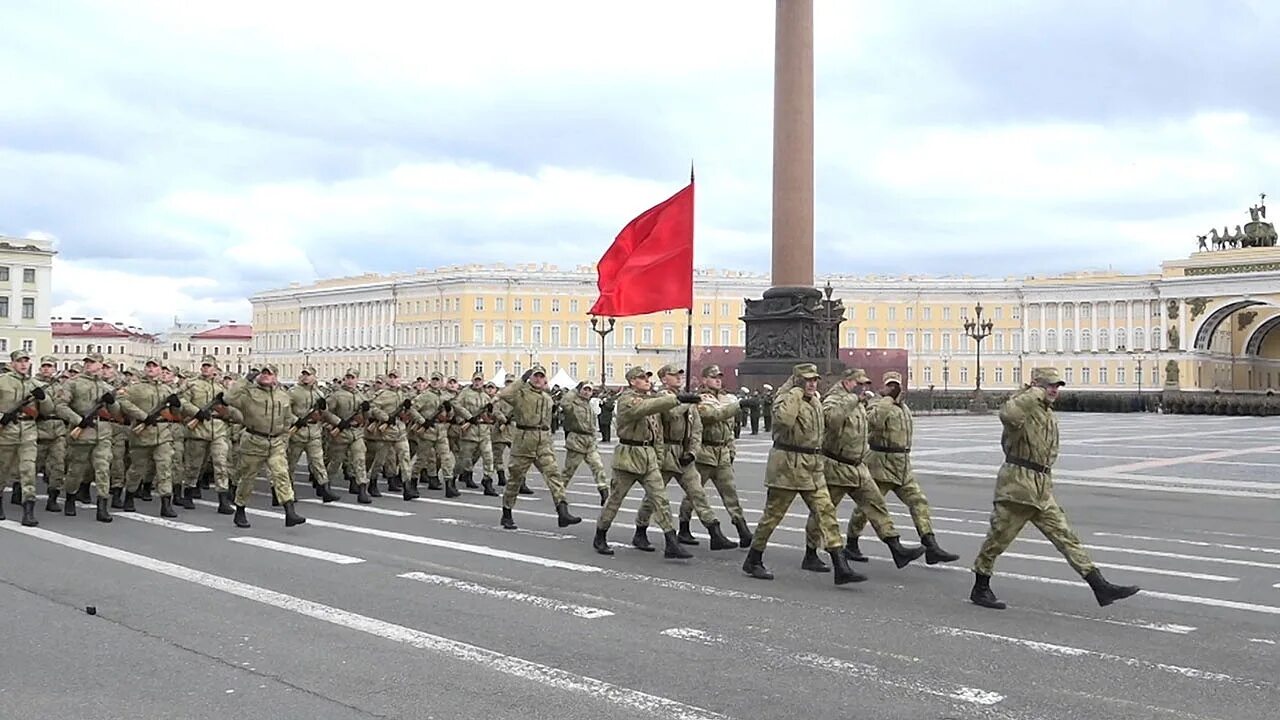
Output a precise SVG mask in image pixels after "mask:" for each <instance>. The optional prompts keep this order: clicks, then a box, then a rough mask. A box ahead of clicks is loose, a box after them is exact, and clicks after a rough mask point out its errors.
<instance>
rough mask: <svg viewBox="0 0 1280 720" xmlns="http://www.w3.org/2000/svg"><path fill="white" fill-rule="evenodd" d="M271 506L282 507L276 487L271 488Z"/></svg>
mask: <svg viewBox="0 0 1280 720" xmlns="http://www.w3.org/2000/svg"><path fill="white" fill-rule="evenodd" d="M271 507H280V498H279V497H277V496H276V489H275V488H271Z"/></svg>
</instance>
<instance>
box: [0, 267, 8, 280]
mask: <svg viewBox="0 0 1280 720" xmlns="http://www.w3.org/2000/svg"><path fill="white" fill-rule="evenodd" d="M0 282H9V266H8V265H5V266H0Z"/></svg>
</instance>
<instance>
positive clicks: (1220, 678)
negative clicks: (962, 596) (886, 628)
mask: <svg viewBox="0 0 1280 720" xmlns="http://www.w3.org/2000/svg"><path fill="white" fill-rule="evenodd" d="M932 630H933V632H934V633H937V634H939V635H950V636H953V637H975V638H983V639H986V640H995V641H997V642H1003V643H1008V644H1010V645H1018V646H1020V647H1024V648H1027V649H1029V650H1033V651H1035V652H1039V653H1045V654H1048V655H1056V656H1058V657H1088V658H1093V659H1095V660H1106V661H1109V662H1118V663H1120V664H1122V665H1128V666H1130V667H1138V668H1142V669H1144V670H1159V671H1161V672H1166V673H1171V674H1174V675H1181V676H1183V677H1188V678H1195V679H1197V680H1209V681H1212V682H1225V683H1232V684H1236V685H1246V686H1249V687H1253V688H1257V689H1267V688H1269V687H1270V686H1271V683H1269V682H1266V681H1264V680H1253V679H1249V678H1237V677H1232V676H1231V675H1227V674H1226V673H1220V672H1213V671H1211V670H1201V669H1199V668H1192V667H1183V666H1181V665H1170V664H1168V663H1161V662H1152V661H1150V660H1142V659H1140V658H1131V657H1123V656H1120V655H1113V654H1112V653H1104V652H1098V651H1097V650H1087V649H1085V648H1078V647H1071V646H1070V645H1056V644H1054V643H1047V642H1041V641H1039V640H1027V639H1025V638H1017V637H1009V636H1007V635H997V634H995V633H989V632H982V631H980V630H966V629H964V628H953V627H935V628H932Z"/></svg>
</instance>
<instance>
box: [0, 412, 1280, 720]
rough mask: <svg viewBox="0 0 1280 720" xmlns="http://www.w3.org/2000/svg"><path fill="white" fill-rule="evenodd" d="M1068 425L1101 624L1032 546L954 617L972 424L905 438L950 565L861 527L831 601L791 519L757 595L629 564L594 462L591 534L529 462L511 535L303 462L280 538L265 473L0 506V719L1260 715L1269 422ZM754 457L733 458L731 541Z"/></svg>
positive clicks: (1266, 652) (743, 585)
mask: <svg viewBox="0 0 1280 720" xmlns="http://www.w3.org/2000/svg"><path fill="white" fill-rule="evenodd" d="M1060 418H1061V421H1062V431H1063V454H1062V457H1061V460H1060V462H1059V464H1058V467H1057V469H1056V471H1055V482H1056V486H1057V494H1058V499H1059V502H1060V503H1061V504H1062V505H1063V507H1064V508H1065V509H1066V511H1067V513H1068V517H1069V518H1070V520H1071V522H1072V524H1073V526H1074V527H1075V529H1076V530H1077V532H1078V533H1079V534H1080V536H1081V538H1082V540H1083V542H1084V543H1085V544H1086V547H1087V548H1088V550H1089V551H1090V552H1091V553H1092V555H1093V557H1094V560H1095V562H1096V563H1097V564H1098V565H1099V567H1101V568H1102V570H1103V572H1104V573H1105V574H1106V576H1107V577H1108V578H1109V579H1110V580H1112V581H1113V582H1117V583H1124V584H1137V585H1140V586H1141V587H1142V589H1143V591H1142V592H1141V593H1140V594H1139V595H1137V596H1135V597H1133V598H1130V599H1128V600H1125V601H1122V602H1120V603H1117V604H1115V605H1112V606H1110V607H1107V608H1099V607H1098V606H1097V604H1096V603H1095V602H1094V600H1093V595H1092V593H1091V592H1090V590H1089V589H1088V587H1087V586H1086V585H1085V584H1084V583H1083V582H1082V581H1081V580H1080V579H1079V578H1078V577H1076V576H1075V575H1074V573H1073V572H1072V571H1071V569H1070V568H1069V567H1068V566H1067V564H1066V562H1065V561H1064V560H1063V559H1062V558H1061V556H1059V555H1058V553H1057V552H1056V550H1055V549H1054V548H1053V547H1052V546H1051V545H1050V544H1049V543H1048V542H1047V541H1046V540H1045V539H1044V538H1043V537H1042V536H1041V535H1040V534H1039V533H1038V531H1036V530H1035V529H1034V528H1030V527H1029V528H1028V529H1027V530H1025V531H1024V533H1023V536H1022V537H1021V538H1020V539H1019V540H1018V541H1017V542H1016V543H1014V545H1013V546H1012V547H1011V548H1010V550H1009V553H1008V554H1006V555H1005V556H1004V557H1002V558H1001V559H1000V561H999V562H998V564H997V567H996V572H997V574H996V577H995V579H994V580H993V583H992V587H993V589H994V590H995V592H996V594H997V595H998V596H999V597H1000V598H1001V599H1002V600H1005V601H1006V602H1008V603H1009V605H1010V607H1009V609H1008V610H1005V611H992V610H986V609H983V608H978V607H976V606H974V605H972V604H970V603H969V602H968V593H969V588H970V586H971V583H972V575H971V574H970V572H969V564H970V563H971V562H972V558H973V556H974V554H975V553H976V551H977V549H978V547H979V545H980V544H981V542H982V538H983V536H984V533H985V530H986V525H987V514H988V512H989V509H990V501H991V494H992V487H993V483H994V474H995V469H996V467H997V465H998V463H999V461H1000V457H1001V456H1000V451H999V436H1000V428H999V422H998V421H997V420H996V419H995V418H994V417H993V416H968V415H955V416H928V417H920V418H917V423H916V439H915V443H914V449H913V460H914V463H915V467H916V469H917V473H918V476H919V478H920V481H921V483H922V485H923V487H924V489H925V491H926V493H927V494H928V496H929V499H930V502H931V505H932V507H933V520H934V525H935V529H936V533H937V537H938V540H939V542H940V543H941V544H942V545H943V546H944V547H945V548H947V549H949V550H951V551H953V552H956V553H959V554H960V555H961V560H960V561H959V562H956V563H952V564H948V565H935V566H928V565H926V564H925V563H924V562H923V559H921V560H920V561H917V562H916V563H915V564H913V565H911V566H909V567H908V568H906V569H904V570H897V569H895V568H894V566H893V564H892V563H891V562H890V561H889V555H888V552H887V549H886V548H884V547H883V546H882V545H881V544H880V543H878V542H877V541H875V539H874V537H873V536H871V535H870V530H869V529H868V531H867V533H866V534H864V537H863V540H862V548H863V550H864V552H867V553H868V554H869V555H871V556H872V561H871V562H870V563H868V564H855V565H854V567H855V569H857V570H859V571H862V572H864V573H866V574H867V575H869V576H870V577H869V580H868V582H865V583H857V584H852V585H845V586H842V587H836V586H834V585H833V584H832V576H831V574H830V573H827V574H820V573H813V572H807V571H804V570H801V569H800V567H799V564H800V559H801V555H802V552H803V545H804V537H803V526H804V521H805V517H806V510H805V509H804V507H803V505H801V504H800V503H799V501H797V504H796V505H795V506H794V507H793V508H792V510H791V515H790V516H789V517H788V518H787V521H786V522H785V523H784V524H783V525H782V526H781V527H780V528H779V529H778V531H777V532H775V534H774V536H773V539H772V541H771V543H770V547H769V549H768V551H766V553H765V564H766V565H767V566H768V567H769V569H770V570H772V571H773V572H774V574H775V575H776V579H775V580H773V581H759V580H754V579H751V578H748V577H746V576H745V575H744V574H743V572H742V570H741V564H742V561H743V558H744V556H745V554H746V551H745V550H740V549H734V550H728V551H719V552H714V553H713V552H711V551H710V550H708V549H707V543H706V537H705V535H700V536H701V537H702V543H701V544H700V545H699V546H698V547H694V548H691V550H692V552H693V553H694V555H695V556H694V558H693V559H692V560H665V559H663V557H662V553H661V536H660V534H659V531H658V530H657V528H651V529H650V531H649V536H650V539H651V540H652V541H653V542H654V543H655V545H657V546H658V548H659V550H658V552H656V553H643V552H639V551H637V550H635V549H633V548H631V547H630V545H629V540H630V537H631V533H632V530H633V527H632V522H633V521H634V516H635V510H636V508H637V507H638V506H639V501H640V499H641V495H640V493H641V491H640V489H639V488H638V487H637V488H635V489H633V491H632V494H631V496H630V497H629V498H628V499H627V501H626V502H625V503H624V505H623V510H622V512H621V513H620V514H619V517H618V520H617V521H616V523H615V525H614V528H613V530H612V532H611V534H610V540H611V541H612V542H613V544H614V546H615V548H616V551H617V554H616V555H614V556H612V557H605V556H601V555H598V554H596V553H595V552H593V551H592V549H591V537H592V535H593V532H594V519H595V516H596V514H597V512H598V510H599V500H598V496H597V494H596V492H595V489H594V486H593V483H592V482H591V480H590V479H589V478H588V477H587V470H586V468H582V469H580V470H579V474H578V476H577V477H576V478H574V483H573V485H572V488H571V495H570V499H571V501H572V502H573V505H574V507H573V510H574V512H576V513H577V514H578V515H581V516H583V518H584V520H583V522H582V523H581V524H579V525H575V526H572V527H569V528H560V527H557V525H556V519H555V510H554V508H553V507H552V504H551V500H550V496H549V493H548V492H547V491H546V489H545V486H544V485H543V484H542V481H541V479H540V478H539V477H538V475H537V474H536V472H535V473H533V474H532V475H531V478H532V479H531V485H532V486H533V487H534V489H535V490H536V493H537V494H536V496H534V497H522V498H521V499H520V503H519V505H518V507H517V509H516V512H515V519H516V521H517V523H518V524H519V526H520V529H519V530H515V531H505V530H502V529H501V528H500V527H499V526H498V519H499V509H498V508H499V503H498V499H497V498H489V497H484V496H483V495H481V494H480V492H479V491H464V495H463V496H462V497H460V498H455V499H449V500H446V499H444V497H443V493H441V492H439V491H435V492H426V491H424V492H423V497H422V498H421V499H419V500H417V501H414V502H405V501H403V500H402V499H400V498H399V496H398V495H395V494H391V493H386V494H385V496H384V497H383V498H381V499H378V500H376V501H375V504H374V505H372V506H361V505H358V504H356V503H355V502H354V498H353V497H351V496H348V495H346V494H345V493H340V494H341V495H342V501H341V502H339V503H334V504H329V505H321V504H320V503H319V502H318V501H317V500H315V499H314V495H313V493H312V492H311V490H310V487H309V486H308V484H307V483H306V481H305V477H304V473H305V471H302V472H300V473H299V482H298V484H297V485H296V488H297V491H298V495H299V497H300V498H302V499H303V500H304V501H303V502H302V503H300V510H301V512H302V513H303V514H304V515H305V516H306V517H307V518H308V522H307V523H306V524H305V525H302V526H299V527H295V528H291V529H286V528H285V527H284V524H283V513H281V512H280V511H279V508H271V507H270V501H269V498H268V496H267V494H266V483H265V481H259V483H258V489H259V492H258V493H257V494H256V495H255V497H254V504H253V507H252V508H251V510H250V520H251V522H252V525H253V527H252V528H250V529H247V530H240V529H237V528H235V527H234V526H233V525H232V523H231V518H230V517H229V516H220V515H217V514H215V512H214V509H213V506H214V503H213V502H211V500H212V498H211V497H210V496H211V493H209V492H206V498H207V499H206V500H204V501H200V502H199V505H198V506H197V509H196V510H194V511H181V510H180V515H181V516H180V517H179V518H178V519H177V520H176V521H161V520H160V518H158V514H159V502H158V501H153V502H147V503H139V504H138V505H139V512H138V513H135V514H132V515H126V514H124V513H120V512H116V513H115V517H116V520H115V521H114V522H113V523H111V524H109V525H104V524H101V523H97V522H95V521H94V519H93V513H92V511H91V509H89V508H88V507H87V506H86V507H84V508H82V510H81V512H80V514H79V515H78V516H77V517H75V518H68V517H64V516H62V515H61V514H52V515H51V514H48V513H44V512H43V511H42V510H41V511H40V512H39V513H38V518H39V520H40V521H41V522H40V526H39V527H38V528H22V527H21V526H20V525H19V524H18V523H17V522H16V518H17V517H18V516H19V514H20V513H19V511H18V508H16V507H14V506H12V505H8V504H7V503H8V497H7V495H6V496H5V498H4V501H5V502H6V506H5V509H6V512H7V513H8V515H9V518H10V519H9V520H8V521H6V522H3V523H0V550H2V552H0V557H3V562H0V607H3V608H5V610H6V613H5V619H6V622H5V623H4V625H5V630H4V632H3V637H4V641H3V642H0V717H4V718H9V717H13V718H18V717H49V718H85V719H97V718H139V717H143V718H196V719H200V718H237V720H247V719H250V718H307V719H308V720H331V719H338V718H442V719H443V718H477V719H479V718H492V719H495V720H496V719H499V718H512V719H515V718H568V719H570V720H575V719H578V718H581V719H582V720H586V719H588V718H606V717H608V718H655V717H656V718H663V719H671V720H675V719H680V720H698V719H702V718H740V719H746V718H779V717H806V718H813V719H814V720H818V719H821V718H832V719H835V718H841V719H843V718H851V717H876V718H901V719H902V720H927V719H933V718H938V719H941V718H1009V719H1016V720H1023V719H1026V720H1031V719H1033V718H1036V719H1044V720H1066V719H1072V718H1080V719H1082V720H1083V719H1085V718H1088V719H1091V720H1092V719H1096V718H1126V719H1131V718H1132V719H1140V718H1188V719H1198V718H1219V719H1223V720H1226V719H1232V720H1235V719H1240V720H1245V719H1255V718H1256V719H1258V720H1263V719H1267V720H1273V719H1274V718H1275V717H1277V713H1280V647H1278V646H1277V643H1280V502H1278V501H1280V477H1278V476H1277V474H1276V473H1275V472H1274V467H1275V462H1276V460H1277V457H1278V453H1280V439H1277V438H1280V433H1277V430H1280V419H1275V418H1236V417H1188V416H1161V415H1084V414H1063V415H1060ZM768 446H769V440H768V437H767V436H766V435H765V434H763V433H761V434H760V435H757V436H752V435H750V434H745V435H744V436H743V437H742V439H741V440H740V441H739V453H738V463H737V468H736V470H737V477H738V487H739V491H740V493H741V496H742V499H743V503H744V505H745V506H746V508H747V515H748V520H749V521H750V522H751V523H752V524H753V525H754V524H755V522H756V521H757V520H758V518H759V515H760V510H761V508H762V507H763V504H764V493H763V473H764V460H765V458H766V456H767V452H768ZM610 450H611V448H610V447H609V446H608V445H606V446H604V455H605V459H606V463H607V461H608V458H609V452H610ZM338 485H340V483H339V484H335V489H336V488H337V486H338ZM384 492H385V491H384ZM669 492H670V496H671V499H672V507H673V510H674V508H675V504H676V503H677V502H678V500H679V497H680V492H679V489H678V488H676V487H674V486H673V487H672V488H671V490H670V491H669ZM709 493H710V496H711V499H712V504H713V506H714V507H716V509H717V511H718V514H719V515H720V517H721V519H722V521H723V522H724V524H725V526H726V527H727V528H728V517H727V515H726V514H725V513H724V511H723V509H722V508H721V507H720V506H719V503H718V500H719V499H718V497H717V496H716V495H715V493H714V490H710V491H709ZM889 505H890V510H891V511H892V512H893V517H894V521H895V522H896V523H898V525H899V528H900V530H901V532H902V535H903V540H904V542H907V543H908V544H913V543H915V542H916V541H917V535H916V532H915V530H914V529H913V528H912V527H911V520H910V518H909V516H907V514H906V512H905V508H903V507H902V505H901V504H899V503H898V502H897V501H896V499H890V501H889ZM39 507H40V508H42V507H43V503H41V505H40V506H39ZM851 509H852V507H851V506H850V505H848V504H845V505H842V506H841V509H840V515H841V520H842V525H843V523H844V522H845V521H847V519H848V516H849V513H850V511H851ZM694 525H695V534H699V532H700V531H701V527H699V526H698V523H697V522H696V521H695V524H694ZM728 529H729V530H730V531H731V530H732V528H728ZM842 529H843V528H842ZM729 534H730V536H731V537H734V536H735V535H734V533H732V532H730V533H729ZM88 606H93V607H94V609H95V610H96V612H95V614H93V615H90V614H88V613H87V612H86V607H88Z"/></svg>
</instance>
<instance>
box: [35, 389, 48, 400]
mask: <svg viewBox="0 0 1280 720" xmlns="http://www.w3.org/2000/svg"><path fill="white" fill-rule="evenodd" d="M31 397H33V398H35V399H36V400H44V399H45V398H46V397H48V395H46V394H45V391H44V388H42V387H33V388H31Z"/></svg>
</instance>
